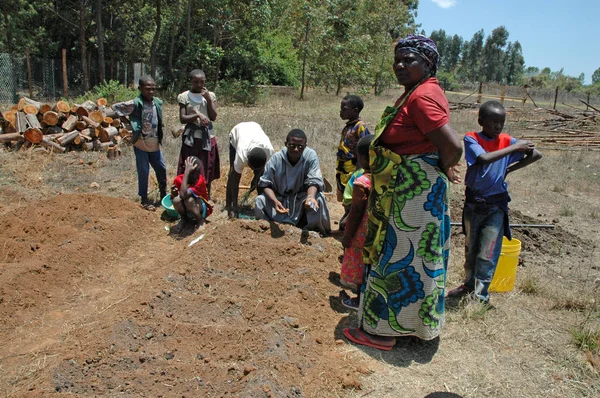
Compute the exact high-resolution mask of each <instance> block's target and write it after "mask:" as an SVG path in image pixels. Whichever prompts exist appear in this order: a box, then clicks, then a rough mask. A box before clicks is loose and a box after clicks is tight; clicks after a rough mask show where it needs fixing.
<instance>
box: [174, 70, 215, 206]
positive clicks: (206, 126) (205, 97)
mask: <svg viewBox="0 0 600 398" xmlns="http://www.w3.org/2000/svg"><path fill="white" fill-rule="evenodd" d="M205 80H206V76H205V74H204V72H203V71H201V70H200V69H194V70H193V71H191V72H190V81H191V85H192V88H191V90H188V91H185V92H183V93H181V94H179V95H178V96H177V102H178V103H179V120H180V122H181V123H184V124H185V125H186V126H185V129H184V131H183V135H182V139H183V142H182V144H181V151H180V153H179V162H178V165H177V174H178V175H179V174H183V171H184V169H185V163H184V162H185V160H186V159H187V158H188V157H190V156H196V157H197V158H199V159H200V162H201V163H202V168H203V170H204V174H203V176H204V179H205V180H206V188H207V190H208V197H209V198H210V184H211V182H212V181H213V180H216V179H217V178H219V177H220V176H221V168H220V162H219V149H218V148H217V140H216V138H215V135H214V133H213V128H212V122H214V121H215V120H216V119H217V110H216V104H215V103H216V101H217V99H216V96H215V93H213V92H212V91H208V89H207V88H206V86H205Z"/></svg>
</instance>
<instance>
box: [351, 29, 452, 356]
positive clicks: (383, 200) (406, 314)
mask: <svg viewBox="0 0 600 398" xmlns="http://www.w3.org/2000/svg"><path fill="white" fill-rule="evenodd" d="M438 62H439V54H438V51H437V47H436V45H435V43H434V42H433V41H432V40H431V39H429V38H427V37H425V36H422V35H409V36H407V37H405V38H403V39H400V40H399V41H398V43H397V44H396V47H395V58H394V65H393V67H394V72H395V74H396V78H397V79H398V83H400V85H402V86H404V89H405V90H404V93H403V94H402V96H400V98H398V100H397V101H396V103H395V105H394V106H393V107H387V108H386V109H385V111H384V113H383V116H382V118H381V120H380V121H379V123H378V124H377V127H376V128H375V138H374V140H373V143H372V144H371V152H370V165H371V179H372V180H371V193H370V196H369V221H368V227H367V236H366V239H365V250H364V255H363V256H364V260H365V266H366V278H365V282H364V283H363V286H362V293H361V299H360V307H359V327H358V328H347V329H344V335H345V336H346V337H347V338H348V339H349V340H350V341H352V342H354V343H357V344H362V345H367V346H371V347H374V348H378V349H381V350H391V349H392V347H393V346H394V344H395V343H396V337H401V336H416V337H418V338H420V339H423V340H431V339H434V338H436V337H437V336H438V335H439V333H440V329H441V327H442V326H443V322H444V288H445V285H446V268H447V263H448V255H449V237H450V214H449V207H448V193H447V191H448V181H449V180H450V181H452V182H459V181H460V178H459V176H458V174H456V170H455V169H454V166H455V165H456V164H457V163H458V161H459V160H460V157H461V155H462V146H461V143H460V139H459V137H458V136H457V135H456V133H455V132H454V130H453V129H452V127H451V126H450V124H449V121H450V119H449V115H450V111H449V107H448V101H447V99H446V97H445V95H444V93H443V91H442V89H441V88H440V86H439V84H438V81H437V79H436V78H435V74H436V71H437V66H438Z"/></svg>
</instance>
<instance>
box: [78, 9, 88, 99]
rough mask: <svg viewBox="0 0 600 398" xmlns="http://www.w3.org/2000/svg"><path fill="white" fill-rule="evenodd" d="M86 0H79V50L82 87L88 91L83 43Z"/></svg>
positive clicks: (85, 52) (85, 50) (85, 55)
mask: <svg viewBox="0 0 600 398" xmlns="http://www.w3.org/2000/svg"><path fill="white" fill-rule="evenodd" d="M86 3H87V0H79V48H80V51H81V70H82V72H83V89H84V90H85V91H90V75H89V74H88V67H87V47H86V44H85V41H86V39H85V24H86V22H85V13H86V6H87V4H86Z"/></svg>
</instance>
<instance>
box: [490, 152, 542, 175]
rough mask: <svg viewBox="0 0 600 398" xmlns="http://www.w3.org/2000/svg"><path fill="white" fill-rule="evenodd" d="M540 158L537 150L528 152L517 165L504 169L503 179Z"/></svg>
mask: <svg viewBox="0 0 600 398" xmlns="http://www.w3.org/2000/svg"><path fill="white" fill-rule="evenodd" d="M541 158H542V153H541V152H540V151H538V150H537V149H533V150H531V151H530V152H528V153H527V154H526V155H525V157H524V158H523V159H521V160H520V161H518V162H517V163H514V164H512V165H510V166H508V168H507V169H506V174H505V177H506V175H508V173H512V172H513V171H515V170H519V169H522V168H523V167H526V166H529V165H530V164H531V163H533V162H537V161H538V160H540V159H541ZM478 159H479V158H478Z"/></svg>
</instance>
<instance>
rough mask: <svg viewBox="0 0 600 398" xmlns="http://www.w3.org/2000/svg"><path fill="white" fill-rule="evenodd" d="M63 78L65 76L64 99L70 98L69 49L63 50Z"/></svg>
mask: <svg viewBox="0 0 600 398" xmlns="http://www.w3.org/2000/svg"><path fill="white" fill-rule="evenodd" d="M62 72H63V73H62V76H63V97H65V98H68V97H69V86H68V85H67V49H66V48H63V49H62Z"/></svg>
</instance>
